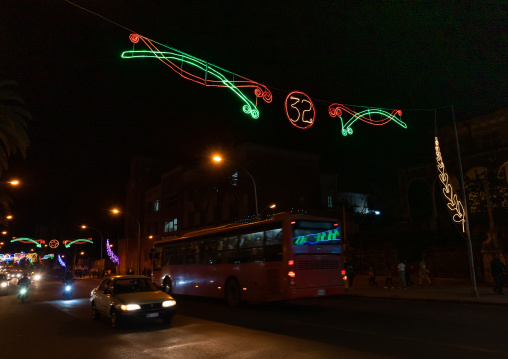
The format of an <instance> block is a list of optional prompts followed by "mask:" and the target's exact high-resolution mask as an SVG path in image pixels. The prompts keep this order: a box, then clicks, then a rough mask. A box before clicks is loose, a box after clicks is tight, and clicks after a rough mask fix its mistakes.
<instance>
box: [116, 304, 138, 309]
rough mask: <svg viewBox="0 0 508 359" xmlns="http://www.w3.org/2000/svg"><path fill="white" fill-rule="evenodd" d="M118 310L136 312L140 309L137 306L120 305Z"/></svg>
mask: <svg viewBox="0 0 508 359" xmlns="http://www.w3.org/2000/svg"><path fill="white" fill-rule="evenodd" d="M120 309H121V310H124V311H125V310H138V309H141V307H140V306H139V304H127V305H126V304H122V305H121V306H120Z"/></svg>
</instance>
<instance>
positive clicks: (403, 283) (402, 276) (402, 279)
mask: <svg viewBox="0 0 508 359" xmlns="http://www.w3.org/2000/svg"><path fill="white" fill-rule="evenodd" d="M398 269H399V276H400V283H399V286H400V287H402V288H406V265H405V264H404V261H401V262H400V263H399V265H398Z"/></svg>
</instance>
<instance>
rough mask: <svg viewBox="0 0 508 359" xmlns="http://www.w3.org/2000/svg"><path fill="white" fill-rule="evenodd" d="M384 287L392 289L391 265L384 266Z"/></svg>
mask: <svg viewBox="0 0 508 359" xmlns="http://www.w3.org/2000/svg"><path fill="white" fill-rule="evenodd" d="M385 288H391V289H393V280H392V266H391V265H388V266H387V267H386V281H385Z"/></svg>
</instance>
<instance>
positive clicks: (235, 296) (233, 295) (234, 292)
mask: <svg viewBox="0 0 508 359" xmlns="http://www.w3.org/2000/svg"><path fill="white" fill-rule="evenodd" d="M225 296H226V304H227V305H228V306H230V307H236V306H238V305H240V303H241V301H242V288H241V287H240V283H238V280H236V279H235V278H231V279H230V280H228V282H227V284H226V293H225Z"/></svg>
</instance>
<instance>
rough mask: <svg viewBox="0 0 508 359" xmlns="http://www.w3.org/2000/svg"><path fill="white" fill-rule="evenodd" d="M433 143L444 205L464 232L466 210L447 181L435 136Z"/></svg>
mask: <svg viewBox="0 0 508 359" xmlns="http://www.w3.org/2000/svg"><path fill="white" fill-rule="evenodd" d="M434 145H435V149H436V162H437V170H438V171H439V180H440V181H441V183H442V184H443V195H444V197H445V198H446V200H447V201H448V203H446V206H447V207H448V209H449V210H450V211H451V212H452V218H453V221H454V222H455V223H459V224H460V225H461V227H462V233H465V232H466V212H465V210H464V205H463V204H462V202H461V201H460V199H459V197H458V196H457V193H455V191H454V190H453V187H452V185H451V184H450V182H449V179H450V178H449V177H448V173H446V169H445V165H444V162H443V157H442V156H441V149H440V148H439V141H438V139H437V137H435V138H434Z"/></svg>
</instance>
